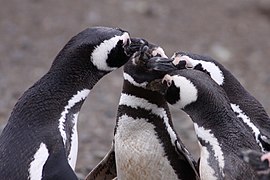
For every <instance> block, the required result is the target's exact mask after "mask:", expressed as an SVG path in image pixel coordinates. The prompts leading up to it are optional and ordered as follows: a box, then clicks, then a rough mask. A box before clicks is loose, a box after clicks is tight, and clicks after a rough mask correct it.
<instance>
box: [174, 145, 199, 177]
mask: <svg viewBox="0 0 270 180" xmlns="http://www.w3.org/2000/svg"><path fill="white" fill-rule="evenodd" d="M178 143H179V146H178V145H177V144H176V150H177V153H178V155H179V156H180V157H182V158H183V160H184V161H187V162H188V164H189V166H190V167H191V168H192V170H193V172H194V174H195V179H200V175H199V167H198V164H199V163H197V162H196V161H195V160H194V158H193V157H192V155H191V154H190V152H189V151H188V150H187V149H186V147H185V145H184V144H183V143H182V141H180V140H178Z"/></svg>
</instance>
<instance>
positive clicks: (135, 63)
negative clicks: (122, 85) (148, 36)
mask: <svg viewBox="0 0 270 180" xmlns="http://www.w3.org/2000/svg"><path fill="white" fill-rule="evenodd" d="M168 61H169V62H170V63H171V62H172V60H171V59H168V58H167V56H166V55H165V53H164V51H163V49H162V48H161V47H159V46H156V45H153V44H150V43H148V42H147V41H145V40H144V45H143V46H141V48H140V50H139V51H137V52H136V53H134V54H133V56H132V57H131V58H130V60H129V61H128V62H127V63H126V64H125V66H124V79H125V80H128V81H129V82H130V83H132V84H133V85H136V86H139V87H143V88H146V86H147V84H148V83H149V82H151V81H153V80H154V79H161V78H162V77H163V76H164V75H165V74H166V73H167V70H166V65H167V64H169V63H168ZM154 64H155V65H156V64H160V65H161V64H163V65H164V69H163V71H159V70H157V69H156V67H157V66H154Z"/></svg>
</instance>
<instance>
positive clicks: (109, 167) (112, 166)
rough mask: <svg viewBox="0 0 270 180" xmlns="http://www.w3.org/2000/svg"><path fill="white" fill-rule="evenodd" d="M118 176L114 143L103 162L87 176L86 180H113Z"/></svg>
mask: <svg viewBox="0 0 270 180" xmlns="http://www.w3.org/2000/svg"><path fill="white" fill-rule="evenodd" d="M116 176H117V174H116V163H115V152H114V143H113V144H112V147H111V149H110V151H109V152H108V153H107V154H106V156H105V157H104V158H103V159H102V161H101V162H100V163H99V164H98V165H97V166H96V167H95V168H94V169H93V170H92V171H91V172H90V173H89V174H88V175H87V176H86V180H111V179H114V178H115V177H116Z"/></svg>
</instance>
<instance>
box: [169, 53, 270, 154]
mask: <svg viewBox="0 0 270 180" xmlns="http://www.w3.org/2000/svg"><path fill="white" fill-rule="evenodd" d="M172 58H173V59H174V61H173V63H174V64H175V65H176V66H177V64H178V63H179V62H182V61H186V62H187V63H186V66H187V68H193V69H197V70H201V71H204V72H205V73H207V74H209V75H210V76H211V78H212V79H213V80H214V81H215V82H216V83H217V84H218V85H220V86H221V87H222V88H223V89H224V91H225V92H226V94H227V96H228V97H229V99H230V103H231V107H232V109H233V110H234V112H235V113H236V115H237V117H238V118H239V119H240V120H241V121H243V122H244V123H245V124H246V126H247V127H248V128H249V129H250V130H251V131H252V133H253V135H254V136H255V138H256V141H257V143H258V144H259V145H260V147H261V149H262V150H264V151H270V144H269V143H268V141H269V140H270V118H269V116H268V115H267V113H266V111H265V109H264V108H263V106H262V105H261V103H260V102H259V101H258V100H256V99H255V98H254V97H253V96H252V95H251V94H250V93H249V92H248V91H247V90H246V89H245V88H244V87H243V86H242V85H241V84H240V82H239V81H238V80H237V79H236V78H235V77H234V76H233V74H232V73H231V72H230V71H229V70H228V69H226V68H225V67H224V66H223V65H221V64H220V63H219V62H217V61H216V60H214V59H212V58H211V57H207V56H201V55H198V54H192V53H186V52H177V53H175V54H174V55H173V57H172ZM180 64H181V63H180ZM181 66H182V65H181Z"/></svg>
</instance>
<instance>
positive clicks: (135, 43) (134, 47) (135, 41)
mask: <svg viewBox="0 0 270 180" xmlns="http://www.w3.org/2000/svg"><path fill="white" fill-rule="evenodd" d="M130 40H131V43H130V44H129V45H127V46H125V47H124V48H125V51H126V53H127V54H128V55H132V54H134V53H135V52H137V51H139V50H140V49H141V47H142V46H144V45H148V42H147V41H146V40H144V39H142V38H131V39H130Z"/></svg>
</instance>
